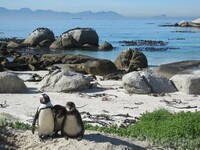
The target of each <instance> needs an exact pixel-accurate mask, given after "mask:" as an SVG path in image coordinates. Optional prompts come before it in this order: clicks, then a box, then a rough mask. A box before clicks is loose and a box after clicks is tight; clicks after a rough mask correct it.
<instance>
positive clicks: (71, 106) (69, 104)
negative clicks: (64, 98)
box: [65, 102, 76, 112]
mask: <svg viewBox="0 0 200 150" xmlns="http://www.w3.org/2000/svg"><path fill="white" fill-rule="evenodd" d="M65 108H66V110H67V111H68V112H72V111H73V110H75V109H76V106H75V104H74V103H73V102H67V104H66V106H65Z"/></svg>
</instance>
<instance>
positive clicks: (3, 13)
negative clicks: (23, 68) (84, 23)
mask: <svg viewBox="0 0 200 150" xmlns="http://www.w3.org/2000/svg"><path fill="white" fill-rule="evenodd" d="M0 18H71V19H122V18H125V17H124V16H122V15H120V14H118V13H116V12H113V11H107V12H105V11H100V12H91V11H84V12H79V13H69V12H56V11H52V10H35V11H32V10H31V9H29V8H21V9H19V10H9V9H6V8H4V7H0Z"/></svg>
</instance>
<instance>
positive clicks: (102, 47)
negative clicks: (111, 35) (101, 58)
mask: <svg viewBox="0 0 200 150" xmlns="http://www.w3.org/2000/svg"><path fill="white" fill-rule="evenodd" d="M99 49H100V50H103V51H106V50H112V49H113V46H112V45H111V44H110V43H108V42H106V41H105V42H104V43H103V44H102V45H100V46H99Z"/></svg>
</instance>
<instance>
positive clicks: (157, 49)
mask: <svg viewBox="0 0 200 150" xmlns="http://www.w3.org/2000/svg"><path fill="white" fill-rule="evenodd" d="M135 49H137V50H139V51H148V52H157V51H167V50H172V49H179V48H175V47H137V48H135Z"/></svg>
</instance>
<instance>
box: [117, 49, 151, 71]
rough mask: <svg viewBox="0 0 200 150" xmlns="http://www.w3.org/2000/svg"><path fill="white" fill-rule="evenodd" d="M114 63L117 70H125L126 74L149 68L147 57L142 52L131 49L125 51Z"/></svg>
mask: <svg viewBox="0 0 200 150" xmlns="http://www.w3.org/2000/svg"><path fill="white" fill-rule="evenodd" d="M114 63H115V65H116V67H117V69H119V70H125V71H126V72H131V71H136V70H138V69H141V68H146V67H148V61H147V58H146V56H145V55H144V54H143V53H142V52H140V51H138V50H133V49H130V48H129V49H126V50H123V51H122V52H121V53H120V54H119V56H118V57H117V58H116V59H115V61H114Z"/></svg>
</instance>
